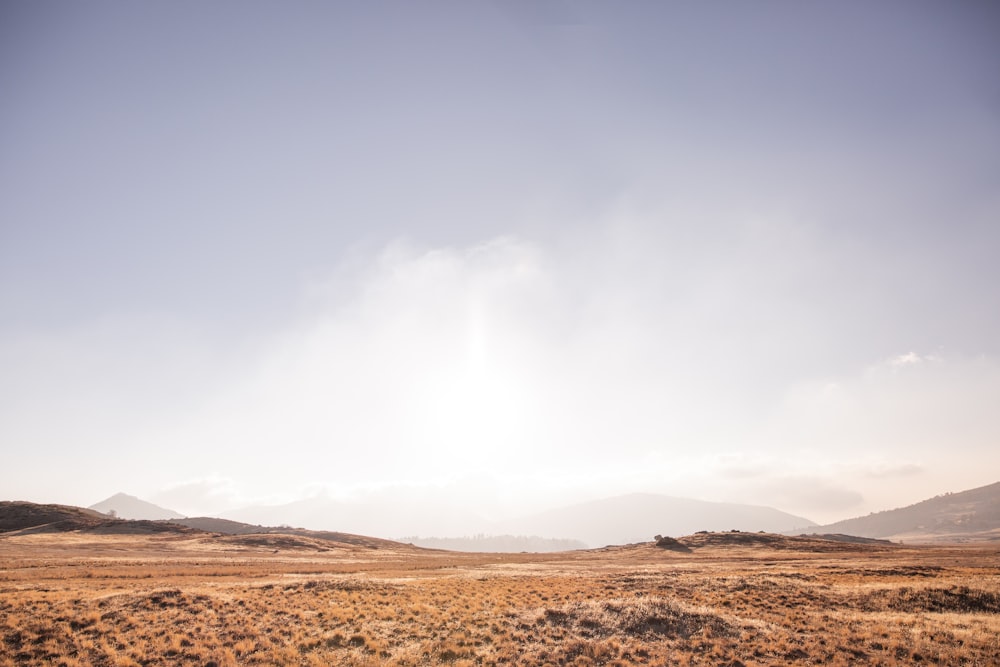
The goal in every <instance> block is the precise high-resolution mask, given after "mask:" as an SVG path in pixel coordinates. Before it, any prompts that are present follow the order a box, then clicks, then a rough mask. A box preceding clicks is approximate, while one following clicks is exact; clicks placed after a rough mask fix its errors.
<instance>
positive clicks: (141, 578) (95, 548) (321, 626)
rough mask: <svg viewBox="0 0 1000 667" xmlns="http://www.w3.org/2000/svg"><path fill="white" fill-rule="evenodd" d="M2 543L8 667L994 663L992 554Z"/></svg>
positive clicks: (168, 540) (999, 639) (2, 642)
mask: <svg viewBox="0 0 1000 667" xmlns="http://www.w3.org/2000/svg"><path fill="white" fill-rule="evenodd" d="M246 537H248V536H244V538H243V539H241V538H237V537H224V536H215V537H212V536H203V535H194V536H192V535H169V534H168V535H88V534H78V533H63V534H35V535H9V536H3V537H0V665H2V666H4V667H6V666H13V665H67V666H74V665H116V666H125V665H215V666H216V667H221V666H223V665H437V664H453V665H501V664H516V665H631V664H641V665H687V664H698V665H732V666H735V665H747V666H749V665H785V664H790V663H797V664H830V665H838V664H843V665H847V664H872V665H915V664H916V665H924V664H926V665H930V664H938V665H997V664H1000V547H996V546H954V547H947V546H934V547H906V546H898V545H851V544H836V543H830V544H829V545H828V548H827V547H826V546H824V545H823V544H822V543H819V542H813V543H806V542H802V543H789V542H786V541H784V540H782V539H780V538H778V539H775V540H774V541H773V543H767V542H747V543H741V542H739V541H728V542H727V541H726V540H725V539H720V540H715V541H712V540H703V541H702V543H699V544H694V546H693V547H692V548H691V550H690V551H683V550H677V551H674V550H667V549H661V548H657V547H655V546H653V545H652V544H644V545H631V546H626V547H609V548H606V549H600V550H593V551H579V552H566V553H558V554H462V553H449V552H436V551H427V550H421V549H416V548H414V547H408V546H404V545H400V546H399V547H396V548H384V547H382V548H370V547H364V546H353V545H340V546H337V545H331V546H330V547H329V548H326V547H323V546H322V545H321V544H319V543H315V542H303V541H296V540H294V539H290V540H285V541H282V540H281V538H280V536H272V537H270V538H266V539H263V538H262V539H246Z"/></svg>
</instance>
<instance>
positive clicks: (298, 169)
mask: <svg viewBox="0 0 1000 667" xmlns="http://www.w3.org/2000/svg"><path fill="white" fill-rule="evenodd" d="M998 72H1000V5H998V4H997V3H995V2H990V1H987V0H984V1H983V2H961V1H953V2H919V1H911V0H906V1H901V2H877V3H870V2H836V3H834V2H830V3H812V2H732V3H726V2H718V3H701V2H614V3H609V2H558V1H554V0H553V1H551V2H544V1H534V0H518V1H512V2H501V1H498V2H492V3H490V2H399V3H387V2H358V3H346V2H345V3H338V2H316V3H313V2H281V3H279V2H245V1H241V2H221V1H219V2H125V1H121V2H54V1H53V2H50V1H46V0H7V1H6V2H3V3H2V4H0V448H2V465H0V497H3V498H5V499H6V498H10V499H26V500H35V501H41V502H63V503H71V504H80V505H89V504H91V503H94V502H96V501H98V500H100V499H102V498H104V497H106V496H108V495H110V494H112V493H114V492H116V491H119V490H121V491H126V492H129V493H133V494H136V495H140V496H142V497H145V498H150V499H154V500H157V499H159V500H161V501H164V503H165V504H166V503H167V501H169V503H170V504H171V506H173V507H175V508H176V509H178V510H179V511H182V512H185V513H189V514H196V513H203V512H213V511H220V510H221V509H224V508H226V507H233V506H238V505H241V504H247V503H257V502H279V501H287V500H292V499H296V498H303V497H309V496H314V495H316V494H324V493H325V494H330V495H331V496H333V497H337V498H363V497H371V496H379V497H386V496H389V497H391V496H392V495H393V494H402V493H403V492H404V490H408V491H406V492H407V493H410V494H412V493H424V494H427V495H431V496H435V497H438V498H440V497H444V498H447V499H449V500H448V502H455V503H457V504H461V505H463V506H465V507H468V508H472V509H476V510H478V511H483V512H486V513H492V514H495V515H500V514H503V513H505V512H508V513H511V512H516V511H519V510H521V509H524V508H526V507H528V506H529V505H531V504H532V503H538V504H543V505H558V504H565V503H568V502H572V501H575V500H579V499H583V498H593V497H601V496H607V495H612V494H616V493H622V492H628V491H650V492H657V493H666V494H670V495H678V496H691V497H696V498H701V499H706V500H735V501H742V502H752V503H759V504H767V505H772V506H775V507H777V508H779V509H783V510H786V511H789V512H793V513H797V514H802V515H805V516H807V517H810V518H813V519H815V520H819V521H825V520H835V519H840V518H846V517H848V516H853V515H857V514H863V513H867V512H869V511H872V510H878V509H884V508H888V507H894V506H897V505H900V504H907V503H910V502H914V501H917V500H920V499H923V498H925V497H928V496H931V495H935V494H937V493H942V492H944V491H949V490H951V491H958V490H962V489H965V488H970V487H974V486H979V485H982V484H987V483H991V482H995V481H997V480H998V479H1000V76H998Z"/></svg>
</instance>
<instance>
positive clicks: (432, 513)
mask: <svg viewBox="0 0 1000 667" xmlns="http://www.w3.org/2000/svg"><path fill="white" fill-rule="evenodd" d="M90 509H91V510H97V511H99V512H104V513H106V512H108V511H109V510H114V511H115V513H116V516H118V517H121V518H124V519H147V520H173V521H176V522H178V523H181V524H183V525H186V526H189V527H192V528H198V529H202V530H209V531H213V532H224V533H231V534H239V533H241V532H243V533H246V532H255V531H257V530H258V529H260V527H261V526H268V525H270V526H283V527H286V528H287V527H288V526H298V527H304V528H306V529H311V530H318V531H343V532H344V533H349V534H358V535H374V536H379V537H382V538H386V539H399V540H402V541H405V542H414V543H422V542H425V541H427V540H446V539H452V540H454V539H456V538H457V539H458V540H459V542H456V543H455V544H456V545H457V544H459V543H462V544H465V545H466V546H465V548H483V549H486V550H493V549H492V547H490V545H491V544H493V542H496V543H497V544H499V543H500V542H501V541H502V542H503V544H505V545H508V546H505V547H504V549H499V548H498V550H508V549H514V546H509V545H522V544H542V543H544V542H545V541H546V540H548V541H551V542H552V544H555V543H556V542H558V543H560V544H567V545H569V544H572V545H573V547H572V548H583V547H601V546H605V545H609V544H629V543H635V542H643V541H648V540H650V539H652V538H653V536H654V535H674V536H679V535H689V534H692V533H696V532H698V531H731V530H739V531H744V532H758V531H766V532H769V533H784V534H787V535H806V534H840V535H853V536H857V537H863V538H877V539H889V540H894V541H910V542H933V541H951V542H954V541H963V540H984V539H986V540H989V539H998V540H1000V482H997V483H995V484H991V485H988V486H984V487H980V488H977V489H970V490H968V491H962V492H959V493H948V494H944V495H941V496H937V497H935V498H930V499H928V500H925V501H922V502H919V503H916V504H914V505H910V506H908V507H902V508H898V509H893V510H886V511H884V512H878V513H873V514H870V515H868V516H864V517H857V518H853V519H847V520H844V521H838V522H836V523H832V524H828V525H824V526H820V525H817V524H815V523H813V522H812V521H810V520H809V519H806V518H804V517H800V516H795V515H792V514H788V513H785V512H781V511H779V510H776V509H774V508H771V507H762V506H755V505H742V504H737V503H716V502H707V501H701V500H693V499H690V498H674V497H671V496H666V495H658V494H645V493H636V494H629V495H622V496H615V497H612V498H605V499H601V500H594V501H590V502H585V503H578V504H574V505H568V506H565V507H561V508H556V509H549V510H546V511H543V512H538V513H535V514H531V515H527V516H522V517H517V518H512V519H505V520H502V521H489V520H486V519H484V518H482V517H480V516H477V515H475V514H473V513H471V512H467V511H465V510H464V509H463V508H462V506H461V505H460V504H451V505H442V504H441V503H437V504H433V505H428V504H426V503H421V502H419V501H417V500H414V501H413V502H406V503H395V504H392V503H389V502H386V501H370V502H347V501H340V500H334V499H331V498H326V497H314V498H308V499H305V500H299V501H296V502H292V503H288V504H284V505H272V506H258V507H247V508H243V509H239V510H233V511H230V512H226V513H223V515H222V516H221V517H203V518H194V519H183V520H181V515H180V514H178V513H177V512H174V511H173V510H170V509H166V508H163V507H159V506H157V505H154V504H153V503H149V502H146V501H144V500H141V499H139V498H136V497H134V496H129V495H126V494H122V493H119V494H115V495H114V496H112V497H111V498H108V499H107V500H104V501H101V502H100V503H97V504H95V505H92V506H91V508H90ZM472 535H476V536H479V538H478V539H476V538H469V537H468V536H472ZM401 536H411V537H401ZM498 536H502V537H503V540H499V541H498V540H493V542H491V541H490V540H488V539H484V538H493V537H498ZM529 536H530V537H529ZM470 540H471V542H470ZM530 540H534V542H532V541H530ZM435 544H436V545H437V546H439V547H440V546H442V545H443V544H444V543H443V542H436V543H435ZM428 546H430V544H428ZM487 547H490V548H487ZM445 548H449V547H445ZM518 550H522V549H518ZM524 550H529V549H524ZM530 550H535V548H531V549H530Z"/></svg>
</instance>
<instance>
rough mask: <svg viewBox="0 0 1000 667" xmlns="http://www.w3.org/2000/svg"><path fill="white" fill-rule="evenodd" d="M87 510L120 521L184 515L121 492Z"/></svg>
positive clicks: (176, 517) (167, 518)
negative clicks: (111, 515) (114, 517)
mask: <svg viewBox="0 0 1000 667" xmlns="http://www.w3.org/2000/svg"><path fill="white" fill-rule="evenodd" d="M89 509H92V510H96V511H98V512H101V513H102V514H109V515H110V514H113V515H114V516H116V517H118V518H120V519H146V520H149V521H159V520H169V519H182V518H184V515H182V514H179V513H177V512H175V511H174V510H171V509H167V508H165V507H160V506H159V505H154V504H153V503H151V502H149V501H146V500H143V499H142V498H137V497H135V496H130V495H129V494H127V493H122V492H118V493H116V494H114V495H113V496H111V497H109V498H105V499H104V500H102V501H101V502H99V503H95V504H93V505H91V506H90V508H89Z"/></svg>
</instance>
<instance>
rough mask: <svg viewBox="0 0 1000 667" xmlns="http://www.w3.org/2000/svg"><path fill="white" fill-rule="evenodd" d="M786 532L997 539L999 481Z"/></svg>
mask: <svg viewBox="0 0 1000 667" xmlns="http://www.w3.org/2000/svg"><path fill="white" fill-rule="evenodd" d="M786 532H787V533H788V534H791V535H802V534H805V533H811V532H823V533H843V534H847V535H857V536H859V537H875V538H882V539H891V540H902V541H909V542H960V541H969V540H1000V482H996V483H994V484H989V485H987V486H981V487H979V488H976V489H969V490H968V491H961V492H958V493H946V494H944V495H940V496H936V497H934V498H929V499H927V500H924V501H921V502H919V503H916V504H914V505H909V506H907V507H900V508H898V509H892V510H886V511H884V512H876V513H874V514H869V515H868V516H862V517H857V518H854V519H845V520H844V521H838V522H836V523H831V524H829V525H826V526H817V527H814V528H811V529H807V530H795V531H786Z"/></svg>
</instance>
